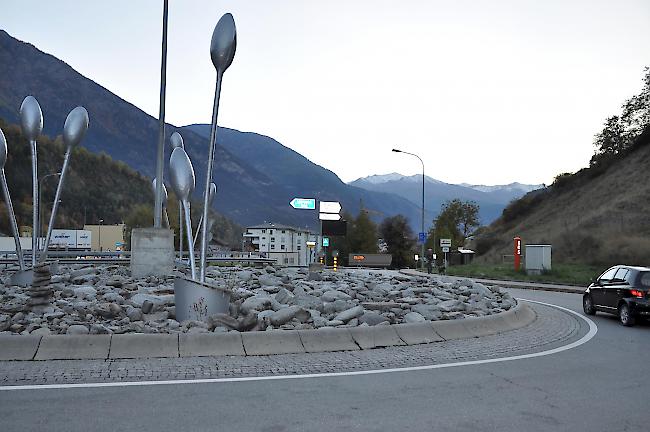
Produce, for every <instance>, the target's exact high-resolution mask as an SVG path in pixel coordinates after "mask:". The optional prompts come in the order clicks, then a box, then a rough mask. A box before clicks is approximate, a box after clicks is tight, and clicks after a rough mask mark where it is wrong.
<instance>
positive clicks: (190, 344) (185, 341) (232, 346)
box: [178, 332, 246, 357]
mask: <svg viewBox="0 0 650 432" xmlns="http://www.w3.org/2000/svg"><path fill="white" fill-rule="evenodd" d="M178 343H179V351H180V355H181V357H210V356H243V355H246V352H245V351H244V345H243V342H242V338H241V334H240V333H238V332H230V333H198V334H181V335H180V338H179V342H178Z"/></svg>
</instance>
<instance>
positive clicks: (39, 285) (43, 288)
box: [28, 263, 54, 308]
mask: <svg viewBox="0 0 650 432" xmlns="http://www.w3.org/2000/svg"><path fill="white" fill-rule="evenodd" d="M51 280H52V275H51V274H50V265H49V264H47V263H40V264H36V265H35V266H34V278H33V280H32V286H31V288H30V289H29V301H28V304H29V305H30V306H32V307H37V308H38V307H39V306H40V307H42V306H47V305H49V304H50V303H52V296H53V295H54V291H53V290H52V287H51V286H50V282H51Z"/></svg>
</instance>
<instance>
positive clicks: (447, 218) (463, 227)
mask: <svg viewBox="0 0 650 432" xmlns="http://www.w3.org/2000/svg"><path fill="white" fill-rule="evenodd" d="M479 209H480V207H479V205H478V204H476V202H474V201H461V200H459V199H454V200H451V201H447V202H445V203H444V204H443V205H442V207H441V211H440V214H439V215H438V217H437V218H436V219H434V221H433V228H432V229H431V230H430V231H429V240H428V241H427V244H426V247H427V248H433V249H434V250H436V253H439V252H441V250H440V246H439V245H434V244H433V237H434V235H433V234H434V232H433V230H435V237H436V239H441V238H450V239H451V244H452V245H453V246H454V247H462V246H464V245H465V241H466V240H467V238H468V237H470V236H471V235H472V234H473V233H474V231H475V230H476V229H477V228H478V227H479V226H480V225H481V224H480V222H479V217H478V213H479Z"/></svg>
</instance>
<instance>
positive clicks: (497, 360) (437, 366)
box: [0, 298, 598, 391]
mask: <svg viewBox="0 0 650 432" xmlns="http://www.w3.org/2000/svg"><path fill="white" fill-rule="evenodd" d="M517 300H523V301H527V302H530V303H538V304H541V305H545V306H550V307H554V308H557V309H560V310H563V311H565V312H568V313H571V314H573V315H575V316H577V317H579V318H581V319H583V320H584V321H585V322H586V323H587V324H588V325H589V331H588V332H587V334H586V335H584V336H583V337H581V338H580V339H578V340H577V341H575V342H572V343H570V344H568V345H564V346H561V347H557V348H553V349H550V350H546V351H540V352H537V353H532V354H522V355H518V356H511V357H501V358H494V359H486V360H472V361H464V362H456V363H444V364H434V365H427V366H410V367H402V368H390V369H372V370H364V371H351V372H328V373H316V374H302V375H271V376H259V377H239V378H204V379H191V380H167V381H128V382H105V383H82V384H40V385H22V386H0V391H16V390H48V389H75V388H101V387H135V386H153V385H180V384H209V383H231V382H246V381H274V380H288V379H305V378H330V377H345V376H355V375H375V374H385V373H393V372H411V371H421V370H430V369H443V368H451V367H459V366H473V365H482V364H487V363H500V362H506V361H514V360H524V359H529V358H535V357H543V356H547V355H553V354H557V353H560V352H562V351H567V350H570V349H573V348H576V347H579V346H580V345H582V344H584V343H587V342H589V341H590V340H591V339H592V338H593V337H594V336H595V335H596V333H597V332H598V327H597V326H596V323H594V322H593V321H592V320H590V319H589V318H587V317H585V316H583V315H581V314H579V313H577V312H574V311H572V310H570V309H567V308H564V307H562V306H557V305H554V304H550V303H543V302H539V301H534V300H526V299H519V298H518V299H517Z"/></svg>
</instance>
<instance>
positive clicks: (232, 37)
mask: <svg viewBox="0 0 650 432" xmlns="http://www.w3.org/2000/svg"><path fill="white" fill-rule="evenodd" d="M236 50H237V28H236V27H235V20H234V18H233V17H232V15H231V14H229V13H227V14H225V15H223V16H222V17H221V18H220V19H219V22H217V25H216V26H215V27H214V31H213V32H212V40H211V41H210V58H211V59H212V64H213V65H214V68H215V69H216V70H217V87H216V89H215V95H214V106H213V108H212V125H211V132H210V147H209V150H208V151H209V153H208V169H207V173H206V181H205V193H204V196H203V220H207V219H208V207H209V206H208V200H209V197H210V183H211V182H212V164H213V160H214V147H215V145H216V142H217V117H218V115H219V95H220V93H221V80H222V77H223V74H224V72H225V71H226V69H228V67H229V66H230V65H231V64H232V61H233V59H234V58H235V51H236ZM207 225H208V224H203V229H202V230H201V278H200V279H201V282H204V281H205V270H206V254H207V249H208V231H207V229H206V228H207Z"/></svg>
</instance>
